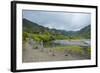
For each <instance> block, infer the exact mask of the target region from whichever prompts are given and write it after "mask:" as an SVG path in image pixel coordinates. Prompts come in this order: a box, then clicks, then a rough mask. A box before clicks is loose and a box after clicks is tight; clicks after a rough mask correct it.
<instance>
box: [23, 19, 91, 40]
mask: <svg viewBox="0 0 100 73" xmlns="http://www.w3.org/2000/svg"><path fill="white" fill-rule="evenodd" d="M23 31H24V32H29V33H45V32H49V33H51V34H53V35H63V36H68V37H70V36H71V37H82V38H90V31H91V26H90V25H88V26H86V27H84V28H82V29H81V30H80V31H65V30H57V29H49V28H48V27H44V26H41V25H39V24H37V23H34V22H31V21H29V20H27V19H23Z"/></svg>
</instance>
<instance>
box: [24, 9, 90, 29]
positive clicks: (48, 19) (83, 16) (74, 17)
mask: <svg viewBox="0 0 100 73" xmlns="http://www.w3.org/2000/svg"><path fill="white" fill-rule="evenodd" d="M23 18H26V19H28V20H30V21H33V22H35V23H38V24H39V25H42V26H45V27H48V28H55V29H61V30H66V31H77V30H80V29H82V28H83V27H85V26H87V25H89V24H91V14H89V13H72V12H50V11H28V10H24V11H23Z"/></svg>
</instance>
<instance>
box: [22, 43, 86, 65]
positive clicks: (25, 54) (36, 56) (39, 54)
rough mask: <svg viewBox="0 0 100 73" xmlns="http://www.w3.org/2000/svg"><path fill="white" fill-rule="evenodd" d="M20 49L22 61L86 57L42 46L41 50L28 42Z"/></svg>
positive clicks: (63, 59) (80, 58) (79, 58)
mask: <svg viewBox="0 0 100 73" xmlns="http://www.w3.org/2000/svg"><path fill="white" fill-rule="evenodd" d="M24 45H25V46H24V48H23V50H22V62H24V63H28V62H46V61H65V60H66V61H67V60H84V59H86V58H84V57H82V56H79V55H71V54H69V53H67V52H66V53H65V52H55V51H52V50H50V49H49V48H44V50H43V51H41V50H40V49H33V47H32V45H31V44H29V43H25V44H24Z"/></svg>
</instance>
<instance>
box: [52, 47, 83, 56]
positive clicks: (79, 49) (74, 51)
mask: <svg viewBox="0 0 100 73" xmlns="http://www.w3.org/2000/svg"><path fill="white" fill-rule="evenodd" d="M53 49H54V50H55V51H59V52H64V51H66V52H70V53H71V54H81V55H82V54H83V53H84V51H83V48H82V47H80V46H58V47H54V48H53Z"/></svg>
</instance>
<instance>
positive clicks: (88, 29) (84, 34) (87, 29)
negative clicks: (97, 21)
mask: <svg viewBox="0 0 100 73" xmlns="http://www.w3.org/2000/svg"><path fill="white" fill-rule="evenodd" d="M78 35H79V36H81V37H85V38H91V25H88V26H86V27H84V28H82V29H81V30H80V31H79V32H78Z"/></svg>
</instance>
